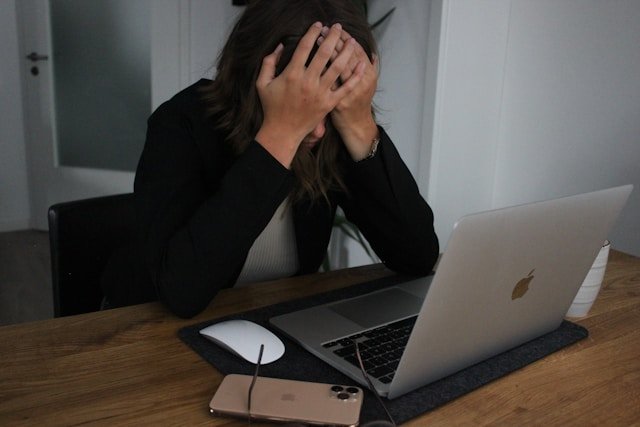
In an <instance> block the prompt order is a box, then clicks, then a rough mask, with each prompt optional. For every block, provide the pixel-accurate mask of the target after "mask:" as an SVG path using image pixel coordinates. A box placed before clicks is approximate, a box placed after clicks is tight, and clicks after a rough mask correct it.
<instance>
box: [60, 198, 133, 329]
mask: <svg viewBox="0 0 640 427" xmlns="http://www.w3.org/2000/svg"><path fill="white" fill-rule="evenodd" d="M134 235H135V209H134V206H133V193H129V194H119V195H115V196H106V197H96V198H92V199H84V200H77V201H72V202H66V203H59V204H55V205H53V206H51V207H50V208H49V244H50V247H51V272H52V276H53V309H54V316H55V317H61V316H70V315H73V314H81V313H88V312H91V311H97V310H99V309H100V305H101V302H102V299H103V294H102V290H101V288H100V278H101V276H102V273H103V271H104V269H105V266H106V264H107V262H108V261H109V258H110V257H111V255H112V254H113V252H114V251H115V250H116V249H118V248H119V247H121V246H123V245H124V244H125V243H126V242H127V241H128V240H130V239H131V238H132V237H133V236H134Z"/></svg>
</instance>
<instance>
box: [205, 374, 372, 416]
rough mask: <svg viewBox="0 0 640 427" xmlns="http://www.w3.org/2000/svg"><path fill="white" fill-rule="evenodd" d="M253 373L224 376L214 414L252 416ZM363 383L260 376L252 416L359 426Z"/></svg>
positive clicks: (213, 404)
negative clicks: (355, 384)
mask: <svg viewBox="0 0 640 427" xmlns="http://www.w3.org/2000/svg"><path fill="white" fill-rule="evenodd" d="M252 380H253V377H252V376H251V375H236V374H230V375H227V376H226V377H224V379H223V380H222V383H221V384H220V387H218V390H217V391H216V393H215V395H214V396H213V399H211V402H210V403H209V410H210V412H211V413H212V414H213V415H225V416H234V417H245V418H248V416H249V415H248V398H249V387H250V386H251V381H252ZM362 399H363V394H362V389H361V388H359V387H353V386H345V385H337V384H323V383H312V382H305V381H293V380H283V379H278V378H268V377H258V378H257V380H256V383H255V385H254V386H253V392H252V396H251V419H253V420H269V421H286V422H301V423H307V424H318V425H335V426H357V425H358V423H359V420H360V408H361V406H362Z"/></svg>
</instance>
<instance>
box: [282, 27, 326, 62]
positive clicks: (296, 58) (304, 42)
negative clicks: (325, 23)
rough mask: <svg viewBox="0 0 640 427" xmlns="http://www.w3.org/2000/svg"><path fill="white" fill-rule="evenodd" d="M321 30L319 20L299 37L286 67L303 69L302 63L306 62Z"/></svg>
mask: <svg viewBox="0 0 640 427" xmlns="http://www.w3.org/2000/svg"><path fill="white" fill-rule="evenodd" d="M321 31H322V24H321V23H320V22H316V23H314V24H313V25H311V27H309V29H308V30H307V32H306V33H305V35H304V36H302V38H301V39H300V42H298V46H296V50H295V51H294V52H293V56H292V57H291V61H289V64H288V65H287V68H290V67H291V68H293V69H295V68H298V69H304V65H305V64H306V63H307V60H308V59H309V55H310V54H311V50H312V49H313V46H314V45H315V43H316V40H317V39H318V36H319V35H320V32H321ZM316 55H317V54H316Z"/></svg>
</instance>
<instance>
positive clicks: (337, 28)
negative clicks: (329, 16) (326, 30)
mask: <svg viewBox="0 0 640 427" xmlns="http://www.w3.org/2000/svg"><path fill="white" fill-rule="evenodd" d="M333 28H335V29H336V30H342V25H340V24H339V23H335V24H333Z"/></svg>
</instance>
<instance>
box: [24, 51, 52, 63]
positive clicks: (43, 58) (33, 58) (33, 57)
mask: <svg viewBox="0 0 640 427" xmlns="http://www.w3.org/2000/svg"><path fill="white" fill-rule="evenodd" d="M26 58H27V59H28V60H30V61H32V62H38V61H46V60H48V59H49V56H48V55H40V54H39V53H37V52H31V53H30V54H29V55H27V56H26Z"/></svg>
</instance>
